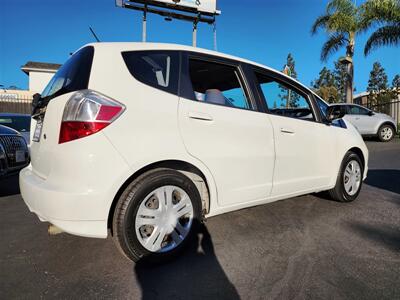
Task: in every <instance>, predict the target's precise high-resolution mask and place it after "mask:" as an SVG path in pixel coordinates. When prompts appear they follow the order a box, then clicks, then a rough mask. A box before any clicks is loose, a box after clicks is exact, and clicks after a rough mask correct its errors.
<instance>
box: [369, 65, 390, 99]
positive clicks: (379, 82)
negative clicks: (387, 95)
mask: <svg viewBox="0 0 400 300" xmlns="http://www.w3.org/2000/svg"><path fill="white" fill-rule="evenodd" d="M387 89H388V77H387V75H386V72H385V69H384V68H383V67H382V65H381V64H380V63H379V62H375V63H374V65H373V66H372V71H371V72H370V73H369V80H368V87H367V91H368V92H373V93H379V92H381V91H385V90H387Z"/></svg>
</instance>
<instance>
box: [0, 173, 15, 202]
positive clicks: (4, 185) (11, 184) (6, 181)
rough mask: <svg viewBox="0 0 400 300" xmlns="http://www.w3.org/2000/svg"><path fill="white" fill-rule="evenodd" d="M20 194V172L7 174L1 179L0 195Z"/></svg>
mask: <svg viewBox="0 0 400 300" xmlns="http://www.w3.org/2000/svg"><path fill="white" fill-rule="evenodd" d="M17 194H19V176H18V174H15V175H11V176H7V177H4V178H1V179H0V197H6V196H11V195H17Z"/></svg>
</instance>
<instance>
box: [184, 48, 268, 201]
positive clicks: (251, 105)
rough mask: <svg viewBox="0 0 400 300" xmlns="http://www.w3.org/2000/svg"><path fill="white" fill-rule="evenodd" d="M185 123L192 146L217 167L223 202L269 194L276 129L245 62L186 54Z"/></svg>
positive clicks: (194, 153)
mask: <svg viewBox="0 0 400 300" xmlns="http://www.w3.org/2000/svg"><path fill="white" fill-rule="evenodd" d="M181 74H182V76H181V98H180V103H179V125H180V130H181V134H182V138H183V141H184V144H185V146H186V149H187V151H188V152H189V153H190V154H191V155H192V156H194V157H196V158H197V159H199V160H201V161H202V162H203V163H204V164H205V165H206V166H207V167H208V168H209V170H210V171H211V173H212V175H213V177H214V180H215V182H216V185H217V193H218V204H219V205H220V206H230V205H235V204H239V203H247V202H251V201H257V200H262V199H265V198H267V196H268V195H269V194H270V192H271V188H272V174H273V169H274V158H275V153H274V141H273V130H272V126H271V124H270V122H269V121H267V120H266V119H265V116H264V114H263V113H260V112H257V111H256V109H257V105H256V103H255V101H254V97H253V95H252V92H251V91H250V89H249V83H248V82H247V81H246V80H245V78H244V72H243V68H242V67H241V64H240V63H238V62H235V61H232V60H228V59H222V58H218V57H213V56H208V55H207V56H206V55H199V54H192V53H183V54H182V72H181Z"/></svg>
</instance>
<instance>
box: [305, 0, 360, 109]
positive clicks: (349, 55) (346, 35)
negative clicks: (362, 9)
mask: <svg viewBox="0 0 400 300" xmlns="http://www.w3.org/2000/svg"><path fill="white" fill-rule="evenodd" d="M320 28H321V29H325V31H326V33H327V34H328V40H327V41H326V42H325V43H324V45H323V46H322V50H321V60H322V61H326V60H327V59H328V57H329V56H330V55H332V54H333V53H335V52H337V51H338V50H339V49H340V48H342V47H345V48H346V57H345V58H343V59H341V62H342V63H344V64H345V65H346V71H347V76H346V77H347V78H346V102H347V103H352V102H353V90H354V88H353V85H354V83H353V75H354V67H353V56H354V44H355V37H356V35H357V34H358V33H359V32H360V31H361V29H363V28H361V22H360V14H359V10H358V8H357V6H356V5H355V4H354V3H353V1H351V0H331V1H329V3H328V5H327V7H326V12H325V14H324V15H322V16H320V17H318V18H317V20H315V22H314V24H313V26H312V28H311V33H312V34H316V33H317V32H318V29H320Z"/></svg>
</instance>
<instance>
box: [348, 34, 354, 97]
mask: <svg viewBox="0 0 400 300" xmlns="http://www.w3.org/2000/svg"><path fill="white" fill-rule="evenodd" d="M349 35H350V42H349V44H348V45H347V47H346V48H347V49H346V73H347V76H346V103H353V91H354V64H353V56H354V43H355V40H354V35H355V34H354V33H350V34H349Z"/></svg>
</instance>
